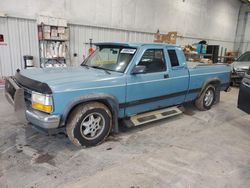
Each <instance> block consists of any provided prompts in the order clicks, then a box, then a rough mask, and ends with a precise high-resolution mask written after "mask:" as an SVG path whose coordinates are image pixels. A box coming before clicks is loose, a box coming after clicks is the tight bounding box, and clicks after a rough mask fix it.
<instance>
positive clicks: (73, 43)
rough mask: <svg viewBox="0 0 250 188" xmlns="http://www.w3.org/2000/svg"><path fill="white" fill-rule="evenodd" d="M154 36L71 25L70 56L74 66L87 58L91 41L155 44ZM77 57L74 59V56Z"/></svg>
mask: <svg viewBox="0 0 250 188" xmlns="http://www.w3.org/2000/svg"><path fill="white" fill-rule="evenodd" d="M153 37H154V36H153V34H151V33H146V32H145V33H143V32H135V31H125V30H117V29H107V28H100V27H92V26H82V25H70V56H71V60H72V62H74V63H73V64H79V63H81V62H82V61H83V56H85V57H86V56H87V54H88V49H89V47H90V45H89V39H93V42H107V41H108V42H116V41H117V42H118V41H119V42H153V40H154V39H153ZM74 53H76V54H77V57H76V58H74V57H73V54H74Z"/></svg>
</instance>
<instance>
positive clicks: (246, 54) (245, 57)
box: [237, 52, 250, 61]
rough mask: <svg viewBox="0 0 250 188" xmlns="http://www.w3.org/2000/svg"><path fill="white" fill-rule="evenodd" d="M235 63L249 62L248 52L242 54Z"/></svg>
mask: <svg viewBox="0 0 250 188" xmlns="http://www.w3.org/2000/svg"><path fill="white" fill-rule="evenodd" d="M237 61H250V52H246V53H244V54H242V55H241V56H240V57H239V58H238V60H237Z"/></svg>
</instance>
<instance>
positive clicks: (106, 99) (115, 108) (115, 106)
mask: <svg viewBox="0 0 250 188" xmlns="http://www.w3.org/2000/svg"><path fill="white" fill-rule="evenodd" d="M91 101H97V102H102V103H104V104H105V105H107V107H108V108H109V109H110V111H111V113H112V122H113V131H114V132H118V130H119V129H118V112H119V102H118V100H117V98H116V97H114V96H113V95H109V94H105V93H98V94H91V95H83V96H79V97H76V98H74V99H73V100H71V101H70V102H69V103H68V104H67V106H66V107H65V109H64V111H63V114H62V118H61V122H60V126H65V125H66V122H67V118H68V116H69V114H70V112H71V110H72V109H74V107H76V106H77V105H79V104H82V103H86V102H91Z"/></svg>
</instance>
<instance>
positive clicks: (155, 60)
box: [138, 49, 166, 73]
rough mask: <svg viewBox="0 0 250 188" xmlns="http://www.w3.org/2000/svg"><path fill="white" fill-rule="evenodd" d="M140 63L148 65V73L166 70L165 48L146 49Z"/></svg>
mask: <svg viewBox="0 0 250 188" xmlns="http://www.w3.org/2000/svg"><path fill="white" fill-rule="evenodd" d="M138 65H143V66H146V72H147V73H152V72H162V71H165V70H166V63H165V59H164V55H163V50H160V49H150V50H146V51H145V52H144V54H143V56H142V58H141V60H140V62H139V64H138Z"/></svg>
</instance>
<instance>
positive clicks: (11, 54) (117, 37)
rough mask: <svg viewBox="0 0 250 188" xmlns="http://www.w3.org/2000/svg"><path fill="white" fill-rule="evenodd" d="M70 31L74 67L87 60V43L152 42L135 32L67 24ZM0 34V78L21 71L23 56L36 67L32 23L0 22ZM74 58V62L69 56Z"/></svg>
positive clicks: (19, 20)
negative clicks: (0, 38)
mask: <svg viewBox="0 0 250 188" xmlns="http://www.w3.org/2000/svg"><path fill="white" fill-rule="evenodd" d="M69 27H70V46H69V51H70V54H69V55H70V59H71V61H70V64H71V65H78V64H80V63H81V62H82V61H83V56H85V57H86V56H87V54H88V48H89V44H88V43H89V39H90V38H92V39H93V40H94V42H97V41H98V42H102V41H111V42H112V41H121V42H123V41H130V42H152V41H153V34H152V33H147V32H138V31H126V30H119V29H111V28H101V27H93V26H83V25H76V24H69ZM0 33H1V34H3V35H4V40H5V42H4V43H3V44H1V45H0V78H1V77H3V76H9V75H13V74H14V73H15V70H16V69H18V68H23V64H24V60H23V56H24V55H32V56H34V62H35V65H36V66H38V65H39V63H38V62H39V47H38V37H37V24H36V20H34V19H19V18H0ZM74 53H76V54H77V57H76V58H74V57H73V54H74Z"/></svg>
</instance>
